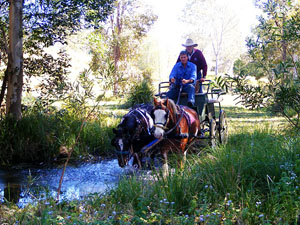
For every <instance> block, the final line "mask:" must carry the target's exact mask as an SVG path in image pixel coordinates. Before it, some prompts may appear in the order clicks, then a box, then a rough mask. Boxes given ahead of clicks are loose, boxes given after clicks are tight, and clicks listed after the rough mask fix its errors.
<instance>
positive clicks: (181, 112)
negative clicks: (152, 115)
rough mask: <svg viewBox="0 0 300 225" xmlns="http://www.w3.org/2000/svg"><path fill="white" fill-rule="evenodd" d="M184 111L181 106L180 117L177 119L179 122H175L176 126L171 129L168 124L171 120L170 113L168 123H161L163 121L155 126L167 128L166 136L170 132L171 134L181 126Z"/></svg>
mask: <svg viewBox="0 0 300 225" xmlns="http://www.w3.org/2000/svg"><path fill="white" fill-rule="evenodd" d="M183 114H184V113H183V111H182V108H181V107H180V118H179V119H178V120H177V122H176V124H175V126H174V127H172V128H171V129H169V128H168V127H167V126H166V125H167V124H168V122H169V119H170V114H168V118H167V121H166V123H165V124H166V125H164V124H161V123H158V124H154V125H153V126H155V127H158V128H161V129H163V130H167V131H166V132H165V136H167V135H168V134H170V133H171V132H173V131H174V130H175V129H176V128H177V127H178V126H179V123H180V121H181V120H182V118H183Z"/></svg>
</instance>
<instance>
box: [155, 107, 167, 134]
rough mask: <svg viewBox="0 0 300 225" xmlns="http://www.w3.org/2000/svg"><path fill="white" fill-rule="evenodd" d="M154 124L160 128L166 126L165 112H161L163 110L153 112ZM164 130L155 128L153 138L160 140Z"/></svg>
mask: <svg viewBox="0 0 300 225" xmlns="http://www.w3.org/2000/svg"><path fill="white" fill-rule="evenodd" d="M153 113H154V123H155V124H158V125H161V126H164V125H165V124H166V122H167V121H166V120H167V118H166V115H167V113H166V111H165V110H163V109H157V110H155V111H154V112H153ZM164 132H165V131H164V130H163V129H162V128H160V127H155V130H154V137H156V138H160V137H162V136H163V134H164Z"/></svg>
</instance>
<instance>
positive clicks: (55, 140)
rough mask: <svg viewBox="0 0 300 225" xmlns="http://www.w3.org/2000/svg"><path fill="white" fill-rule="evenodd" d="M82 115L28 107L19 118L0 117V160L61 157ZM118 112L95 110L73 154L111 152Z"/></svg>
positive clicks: (17, 161)
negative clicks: (32, 109) (36, 109)
mask: <svg viewBox="0 0 300 225" xmlns="http://www.w3.org/2000/svg"><path fill="white" fill-rule="evenodd" d="M84 119H85V118H80V117H78V115H74V114H70V113H68V112H67V111H55V110H54V111H51V112H47V113H45V112H41V111H29V112H26V113H24V116H23V118H22V119H21V120H19V121H14V120H13V119H11V118H9V117H6V118H3V119H2V120H0V152H1V154H0V164H1V165H7V164H14V163H20V162H22V163H24V162H29V163H32V162H34V163H39V162H49V161H53V160H55V159H57V158H58V157H60V149H61V148H62V147H65V148H66V149H68V148H70V146H72V144H73V143H74V142H75V140H76V137H77V136H78V135H79V130H80V126H81V124H82V122H83V120H84ZM119 120H120V116H116V115H115V114H113V113H106V114H104V113H97V114H96V115H94V116H93V117H92V118H88V120H87V121H86V122H85V124H84V128H83V131H82V132H81V133H80V139H79V143H78V145H76V146H75V149H74V152H73V154H72V156H73V157H75V158H77V157H79V156H82V157H84V156H88V155H102V156H109V155H111V152H112V151H111V145H110V140H111V138H112V135H113V134H112V127H115V126H117V123H118V122H119Z"/></svg>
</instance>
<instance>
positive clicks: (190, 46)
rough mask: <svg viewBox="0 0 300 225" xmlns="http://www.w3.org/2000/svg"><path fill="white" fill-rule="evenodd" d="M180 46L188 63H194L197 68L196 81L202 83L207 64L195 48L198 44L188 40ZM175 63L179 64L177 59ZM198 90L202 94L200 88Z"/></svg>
mask: <svg viewBox="0 0 300 225" xmlns="http://www.w3.org/2000/svg"><path fill="white" fill-rule="evenodd" d="M182 46H184V47H185V48H186V51H187V53H188V58H189V61H190V62H192V63H194V64H195V65H196V67H197V80H200V82H203V81H204V80H205V77H206V74H207V64H206V60H205V58H204V56H203V54H202V52H201V51H200V50H199V49H196V48H195V47H197V46H198V44H196V43H194V42H193V40H192V39H190V38H188V39H187V40H186V42H185V44H182ZM177 62H180V58H179V57H178V59H177ZM201 71H202V72H201ZM200 89H201V90H200V92H202V87H201V88H200Z"/></svg>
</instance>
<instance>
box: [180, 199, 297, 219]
mask: <svg viewBox="0 0 300 225" xmlns="http://www.w3.org/2000/svg"><path fill="white" fill-rule="evenodd" d="M299 199H300V197H299ZM179 215H182V211H180V212H179Z"/></svg>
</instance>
